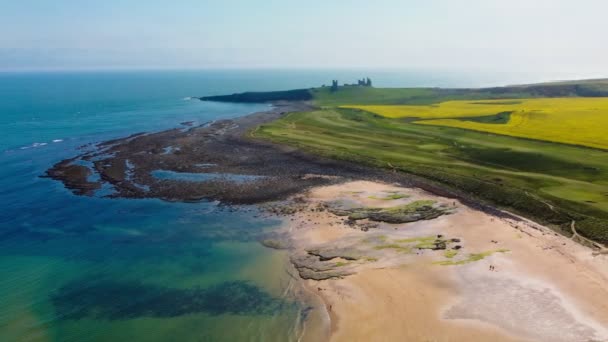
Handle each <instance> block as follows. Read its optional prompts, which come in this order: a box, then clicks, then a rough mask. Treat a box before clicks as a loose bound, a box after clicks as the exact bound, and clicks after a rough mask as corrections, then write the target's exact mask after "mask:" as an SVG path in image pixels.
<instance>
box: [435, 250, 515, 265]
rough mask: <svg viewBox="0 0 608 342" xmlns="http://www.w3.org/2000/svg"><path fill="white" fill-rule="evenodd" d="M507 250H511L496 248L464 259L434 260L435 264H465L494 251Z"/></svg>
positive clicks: (480, 258) (487, 255) (502, 251)
mask: <svg viewBox="0 0 608 342" xmlns="http://www.w3.org/2000/svg"><path fill="white" fill-rule="evenodd" d="M446 252H447V251H446ZM506 252H509V250H508V249H496V250H493V251H487V252H482V253H473V254H469V255H468V257H467V258H466V259H462V260H443V261H436V262H434V264H436V265H442V266H455V265H464V264H468V263H470V262H475V261H479V260H482V259H484V258H486V257H489V256H490V255H492V254H494V253H506Z"/></svg>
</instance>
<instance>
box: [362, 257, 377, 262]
mask: <svg viewBox="0 0 608 342" xmlns="http://www.w3.org/2000/svg"><path fill="white" fill-rule="evenodd" d="M363 260H365V261H367V262H376V261H378V258H374V257H365V258H364V259H363Z"/></svg>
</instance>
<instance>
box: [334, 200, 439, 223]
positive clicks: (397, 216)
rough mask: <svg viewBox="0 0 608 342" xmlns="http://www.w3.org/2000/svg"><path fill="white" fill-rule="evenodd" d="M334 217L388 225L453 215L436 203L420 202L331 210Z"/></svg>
mask: <svg viewBox="0 0 608 342" xmlns="http://www.w3.org/2000/svg"><path fill="white" fill-rule="evenodd" d="M330 211H331V212H332V213H333V214H334V215H338V216H348V219H349V220H351V221H357V220H363V219H369V220H371V221H377V222H386V223H407V222H415V221H420V220H432V219H434V218H437V217H439V216H442V215H446V214H449V213H451V211H450V210H449V209H448V208H445V207H442V206H438V205H436V202H435V201H430V200H419V201H414V202H411V203H408V204H404V205H400V206H396V207H391V208H352V209H345V208H331V209H330Z"/></svg>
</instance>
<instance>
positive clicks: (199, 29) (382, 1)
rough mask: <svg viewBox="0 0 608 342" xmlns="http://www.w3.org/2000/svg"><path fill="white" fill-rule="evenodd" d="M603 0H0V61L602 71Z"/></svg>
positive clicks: (11, 65) (56, 65)
mask: <svg viewBox="0 0 608 342" xmlns="http://www.w3.org/2000/svg"><path fill="white" fill-rule="evenodd" d="M606 13H608V1H605V0H576V1H574V0H504V1H503V0H374V1H369V0H365V1H363V0H362V1H360V0H305V1H302V0H298V1H293V0H280V1H279V0H258V1H246V0H221V1H210V0H181V1H180V0H174V1H161V0H146V1H140V0H129V1H124V0H104V1H99V0H95V1H92V0H54V1H49V0H0V32H1V34H0V70H24V69H106V68H109V69H112V68H116V69H146V68H170V69H171V68H176V69H190V68H202V69H213V68H403V69H416V68H423V69H457V70H467V69H476V70H484V69H487V70H501V71H509V70H518V71H526V70H541V69H542V70H548V71H555V70H559V71H581V72H586V73H588V74H594V73H597V74H601V73H603V74H602V75H604V76H605V75H606V74H607V72H608V44H607V43H608V37H607V36H606V34H607V33H608V20H606V19H605V15H606Z"/></svg>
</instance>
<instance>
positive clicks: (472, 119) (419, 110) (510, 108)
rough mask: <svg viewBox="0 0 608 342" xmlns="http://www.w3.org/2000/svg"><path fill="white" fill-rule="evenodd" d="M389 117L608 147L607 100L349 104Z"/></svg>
mask: <svg viewBox="0 0 608 342" xmlns="http://www.w3.org/2000/svg"><path fill="white" fill-rule="evenodd" d="M348 107H349V108H357V109H361V110H365V111H368V112H372V113H375V114H378V115H382V116H384V117H388V118H410V119H418V120H415V121H414V122H415V123H416V124H421V125H433V126H448V127H456V128H464V129H468V130H475V131H481V132H488V133H494V134H501V135H508V136H513V137H520V138H529V139H537V140H545V141H551V142H559V143H566V144H573V145H582V146H588V147H594V148H600V149H608V134H606V127H608V98H605V97H600V98H538V99H516V100H512V99H510V100H480V101H446V102H441V103H438V104H433V105H424V106H417V105H396V106H390V105H389V106H386V105H385V106H382V105H379V106H378V105H375V106H374V105H371V106H367V105H364V106H348Z"/></svg>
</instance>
